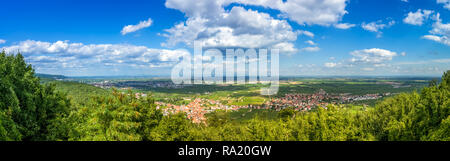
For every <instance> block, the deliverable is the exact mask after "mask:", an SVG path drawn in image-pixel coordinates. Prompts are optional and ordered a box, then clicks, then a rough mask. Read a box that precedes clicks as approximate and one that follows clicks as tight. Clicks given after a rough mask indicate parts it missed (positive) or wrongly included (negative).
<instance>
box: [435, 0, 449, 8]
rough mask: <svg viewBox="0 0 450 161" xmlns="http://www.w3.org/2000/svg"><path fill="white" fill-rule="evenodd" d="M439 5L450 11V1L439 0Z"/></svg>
mask: <svg viewBox="0 0 450 161" xmlns="http://www.w3.org/2000/svg"><path fill="white" fill-rule="evenodd" d="M437 3H438V4H444V8H447V9H449V10H450V0H437Z"/></svg>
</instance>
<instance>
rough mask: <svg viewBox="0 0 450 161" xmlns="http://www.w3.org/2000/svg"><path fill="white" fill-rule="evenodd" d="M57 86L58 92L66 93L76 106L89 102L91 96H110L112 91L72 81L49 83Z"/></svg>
mask: <svg viewBox="0 0 450 161" xmlns="http://www.w3.org/2000/svg"><path fill="white" fill-rule="evenodd" d="M47 83H52V84H55V85H56V90H57V91H60V92H63V93H66V94H67V96H68V97H69V98H70V99H72V101H73V103H75V104H83V103H85V102H87V101H88V100H89V98H90V97H91V96H98V95H103V96H105V95H109V94H111V93H110V91H108V90H105V89H102V88H99V87H95V86H93V85H89V84H84V83H78V82H71V81H49V82H47Z"/></svg>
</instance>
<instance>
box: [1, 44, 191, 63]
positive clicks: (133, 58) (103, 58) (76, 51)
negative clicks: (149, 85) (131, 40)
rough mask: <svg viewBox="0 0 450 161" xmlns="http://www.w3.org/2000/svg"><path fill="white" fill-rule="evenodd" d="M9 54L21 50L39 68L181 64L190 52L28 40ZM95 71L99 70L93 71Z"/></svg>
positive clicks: (117, 45)
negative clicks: (181, 58) (181, 59)
mask: <svg viewBox="0 0 450 161" xmlns="http://www.w3.org/2000/svg"><path fill="white" fill-rule="evenodd" d="M2 49H4V50H5V51H6V52H7V53H15V52H17V51H20V52H21V53H22V54H23V55H24V57H25V59H26V60H27V61H28V62H29V63H31V64H33V65H35V66H37V67H40V68H42V67H52V68H55V67H62V68H65V67H70V68H75V67H86V68H89V67H91V68H92V66H114V65H125V66H137V65H138V66H147V67H149V66H160V65H161V64H170V63H172V64H173V63H175V62H177V61H178V59H179V57H181V56H183V55H186V54H189V52H188V51H186V50H168V49H153V48H148V47H145V46H136V45H129V44H82V43H70V42H69V41H56V42H43V41H35V40H26V41H22V42H19V43H18V44H17V45H12V46H6V47H3V48H2ZM93 69H95V68H93Z"/></svg>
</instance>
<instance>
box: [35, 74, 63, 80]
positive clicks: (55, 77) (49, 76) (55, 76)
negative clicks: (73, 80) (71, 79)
mask: <svg viewBox="0 0 450 161" xmlns="http://www.w3.org/2000/svg"><path fill="white" fill-rule="evenodd" d="M35 75H36V77H39V78H49V79H65V78H67V77H66V76H63V75H52V74H42V73H36V74H35Z"/></svg>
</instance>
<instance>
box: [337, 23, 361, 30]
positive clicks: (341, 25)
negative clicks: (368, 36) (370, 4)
mask: <svg viewBox="0 0 450 161" xmlns="http://www.w3.org/2000/svg"><path fill="white" fill-rule="evenodd" d="M355 26H356V25H355V24H349V23H339V24H335V25H334V27H336V28H338V29H343V30H346V29H349V28H352V27H355Z"/></svg>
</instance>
